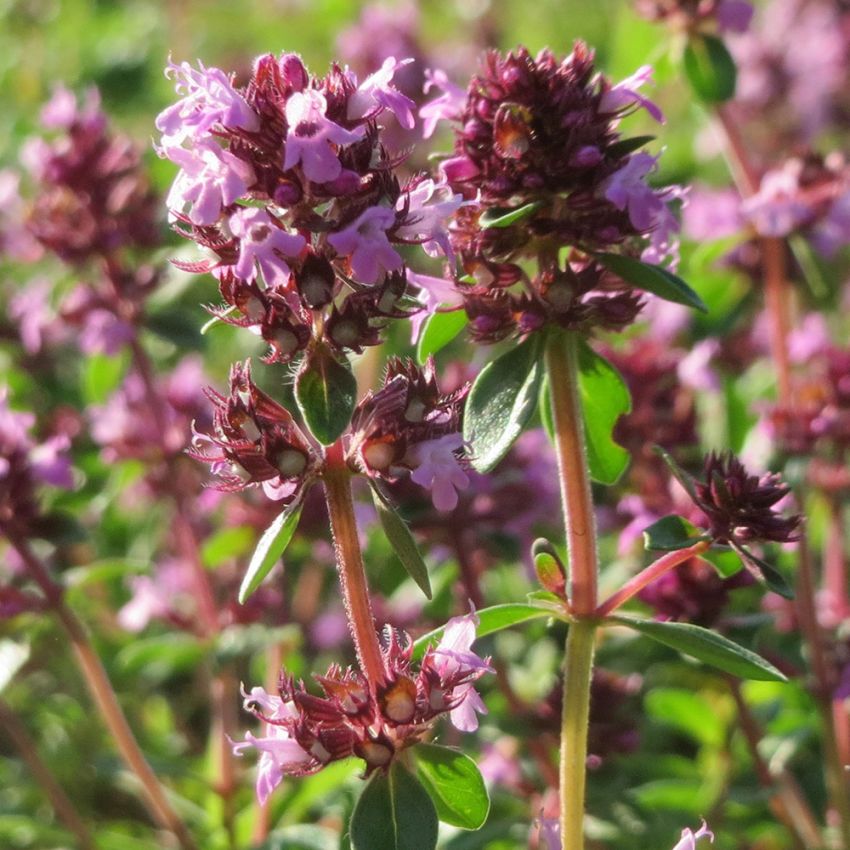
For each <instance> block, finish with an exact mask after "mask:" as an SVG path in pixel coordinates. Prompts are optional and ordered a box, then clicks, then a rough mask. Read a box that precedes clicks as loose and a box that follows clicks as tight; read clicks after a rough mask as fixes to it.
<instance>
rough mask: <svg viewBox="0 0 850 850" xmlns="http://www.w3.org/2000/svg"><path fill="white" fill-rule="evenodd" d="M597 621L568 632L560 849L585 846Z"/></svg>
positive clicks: (574, 626)
mask: <svg viewBox="0 0 850 850" xmlns="http://www.w3.org/2000/svg"><path fill="white" fill-rule="evenodd" d="M595 638H596V623H595V622H594V621H593V620H588V619H584V620H576V621H575V622H573V623H571V624H570V628H569V633H568V634H567V644H566V650H565V655H566V658H565V663H564V709H563V715H562V717H561V766H560V786H561V841H562V848H563V850H582V848H583V847H584V799H585V783H586V777H587V767H586V765H587V730H588V724H589V720H590V683H591V680H592V678H593V650H594V645H595Z"/></svg>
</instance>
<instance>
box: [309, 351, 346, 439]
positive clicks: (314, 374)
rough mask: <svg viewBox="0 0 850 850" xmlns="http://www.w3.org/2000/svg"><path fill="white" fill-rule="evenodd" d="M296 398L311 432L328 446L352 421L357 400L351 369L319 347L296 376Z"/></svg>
mask: <svg viewBox="0 0 850 850" xmlns="http://www.w3.org/2000/svg"><path fill="white" fill-rule="evenodd" d="M295 400H296V401H297V402H298V409H299V410H300V411H301V415H302V416H303V417H304V422H305V423H306V425H307V427H308V428H309V429H310V432H311V433H312V434H313V436H314V437H315V438H316V439H317V440H318V441H319V442H320V443H322V444H323V445H326V446H329V445H330V444H331V443H333V442H335V441H336V439H337V438H338V437H339V435H340V434H342V432H343V431H344V430H345V429H346V428H347V427H348V423H349V422H350V421H351V414H352V413H353V412H354V405H355V404H356V402H357V381H356V380H355V378H354V375H352V374H351V369H349V368H348V367H347V366H343V365H342V363H339V362H337V360H336V358H335V357H334V356H333V355H332V354H331V353H330V352H329V351H327V350H326V349H323V348H319V349H317V350H316V351H315V352H314V353H313V355H312V357H310V359H309V360H305V361H304V364H303V366H302V367H301V371H300V372H299V373H298V377H297V378H296V379H295Z"/></svg>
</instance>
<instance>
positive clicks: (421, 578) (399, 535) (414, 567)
mask: <svg viewBox="0 0 850 850" xmlns="http://www.w3.org/2000/svg"><path fill="white" fill-rule="evenodd" d="M372 501H374V503H375V510H376V511H377V512H378V519H379V520H380V521H381V528H383V529H384V534H386V535H387V540H389V542H390V545H391V546H392V547H393V551H394V552H395V553H396V555H397V556H398V559H399V561H401V565H402V566H403V567H404V569H405V570H406V572H407V574H408V575H409V576H410V577H411V578H412V579H413V580H414V581H415V582H416V583H417V584H418V585H419V587H420V589H421V590H422V592H423V593H424V594H425V595H426V596H427V597H428V598H429V599H430V598H431V579H430V578H429V576H428V567H426V566H425V561H423V560H422V555H420V554H419V547H418V546H417V545H416V541H415V540H414V539H413V535H412V534H411V533H410V529H409V528H408V527H407V523H406V522H405V521H404V520H403V519H402V518H401V517H400V516H399V515H398V514H397V513H396V511H395V509H394V508H393V506H392V505H390V504H389V503H388V502H385V501H384V499H383V497H382V496H381V494H380V493H378V491H377V490H376V489H375V488H374V487H373V488H372Z"/></svg>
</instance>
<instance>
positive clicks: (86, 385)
mask: <svg viewBox="0 0 850 850" xmlns="http://www.w3.org/2000/svg"><path fill="white" fill-rule="evenodd" d="M126 370H127V356H126V355H125V354H124V353H123V352H122V353H121V354H114V355H111V356H110V355H107V354H92V355H91V357H89V358H88V359H87V360H86V364H85V367H84V371H83V395H84V396H85V399H86V403H87V404H103V403H104V402H105V401H106V400H107V399H108V398H109V396H110V395H112V393H113V392H114V391H115V390H116V389H118V385H119V384H120V383H121V379H122V378H123V377H124V373H125V371H126Z"/></svg>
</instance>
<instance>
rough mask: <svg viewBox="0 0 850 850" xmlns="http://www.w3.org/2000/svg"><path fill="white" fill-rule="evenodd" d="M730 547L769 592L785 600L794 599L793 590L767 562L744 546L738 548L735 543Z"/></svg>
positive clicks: (783, 577)
mask: <svg viewBox="0 0 850 850" xmlns="http://www.w3.org/2000/svg"><path fill="white" fill-rule="evenodd" d="M731 546H732V548H733V549H734V550H735V552H737V553H738V557H740V559H741V560H742V561H743V562H744V566H745V567H747V569H748V570H749V571H750V572H751V573H753V574H754V575H755V577H756V578H759V579H761V580H762V581H763V582H764V583H765V584H766V585H767V587H768V589H769V590H772V591H773V592H774V593H778V594H779V595H780V596H782V597H784V598H785V599H793V598H794V590H793V588H792V587H791V586H790V585H789V584H788V582H787V581H785V576H783V575H782V573H781V572H779V570H777V569H776V567H774V566H773V565H771V564H768V562H767V561H764V560H762V559H761V558H758V557H756V556H755V555H754V554H753V553H752V552H751V551H750V550H749V549H747V547H746V546H739V545H738V544H736V543H732V544H731Z"/></svg>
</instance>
